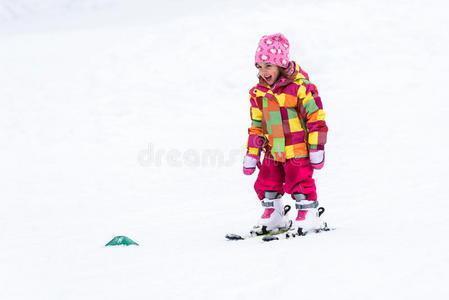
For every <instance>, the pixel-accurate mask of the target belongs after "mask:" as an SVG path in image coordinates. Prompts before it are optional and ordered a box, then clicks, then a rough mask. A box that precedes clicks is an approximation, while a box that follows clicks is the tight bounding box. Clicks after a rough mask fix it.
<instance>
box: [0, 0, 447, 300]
mask: <svg viewBox="0 0 449 300" xmlns="http://www.w3.org/2000/svg"><path fill="white" fill-rule="evenodd" d="M448 7H449V6H448V5H447V4H446V2H444V1H387V0H378V1H355V0H346V1H338V2H337V1H330V0H327V1H293V0H288V1H281V2H277V3H274V2H273V1H262V0H261V1H253V0H249V1H235V0H232V1H220V2H218V1H217V2H215V1H200V0H194V1H189V2H182V1H170V2H168V1H166V2H163V3H161V2H159V1H138V0H130V1H120V0H110V1H109V0H102V1H100V0H85V1H56V0H46V1H25V0H22V1H11V0H0V104H1V109H0V140H1V141H2V142H1V146H0V166H1V173H0V174H1V175H0V176H1V178H0V179H1V181H0V183H1V185H0V186H1V188H0V200H1V201H0V240H1V241H2V244H1V246H0V299H8V300H10V299H65V300H66V299H275V298H278V299H287V298H288V299H314V300H317V299H326V300H329V299H423V298H424V297H425V298H426V299H447V298H448V297H449V288H448V285H447V282H448V279H449V277H448V272H447V269H448V267H449V249H448V228H449V218H448V217H447V211H448V209H449V204H448V200H447V199H448V197H447V184H448V179H449V178H448V173H447V170H448V168H449V160H448V157H447V155H446V151H447V149H448V138H447V128H448V125H447V122H446V119H445V118H446V117H447V115H448V113H449V109H448V108H449V105H448V104H447V101H446V99H447V83H446V81H447V74H448V71H449V59H448V57H447V53H448V52H449V49H448V48H449V39H448V35H449V34H448V31H447V28H449V19H448V18H447V9H448ZM277 32H282V33H284V34H285V35H286V36H287V38H289V41H290V45H291V49H290V50H291V51H290V55H291V57H292V58H293V59H295V60H297V61H298V62H299V63H300V64H301V65H302V67H303V68H304V69H305V70H306V71H307V72H308V73H309V75H310V77H311V80H312V81H313V82H314V83H316V84H317V86H318V88H319V91H320V94H321V96H322V100H323V104H324V108H325V111H326V113H327V123H328V126H329V128H330V131H329V138H328V145H327V147H326V165H325V167H324V169H323V170H321V171H318V172H316V176H315V177H316V181H317V185H318V192H319V198H320V202H321V204H322V205H323V206H325V207H326V209H327V211H326V213H325V218H326V220H327V221H328V223H329V224H330V225H331V226H333V227H336V228H337V230H335V231H332V232H328V233H324V234H320V235H315V236H306V237H304V238H301V239H295V240H286V241H279V242H272V243H262V242H261V241H260V240H259V239H252V240H248V241H241V242H229V241H226V240H225V239H224V235H225V234H226V233H228V232H243V231H245V230H247V229H249V228H250V226H252V225H253V224H254V223H255V221H256V220H257V218H258V217H259V216H260V214H261V213H262V211H261V208H260V206H259V203H258V200H257V197H256V195H255V193H254V191H253V188H252V186H253V183H254V181H255V179H256V175H253V176H250V177H246V176H244V175H243V174H242V171H241V168H242V166H241V164H242V156H243V154H244V146H245V142H246V134H247V128H248V126H249V124H250V121H249V101H248V90H249V89H250V87H251V86H252V85H253V84H254V83H255V82H256V69H255V68H254V63H253V59H254V51H256V48H257V42H258V40H259V38H260V37H261V36H262V35H264V34H272V33H277ZM285 198H286V199H287V201H290V200H288V199H289V198H288V197H285ZM292 217H293V216H292ZM116 235H126V236H129V237H130V238H132V239H134V240H135V241H136V242H138V243H139V244H140V246H139V247H127V248H126V247H119V248H110V247H104V245H105V244H106V243H107V242H108V241H109V240H111V239H112V238H113V237H114V236H116Z"/></svg>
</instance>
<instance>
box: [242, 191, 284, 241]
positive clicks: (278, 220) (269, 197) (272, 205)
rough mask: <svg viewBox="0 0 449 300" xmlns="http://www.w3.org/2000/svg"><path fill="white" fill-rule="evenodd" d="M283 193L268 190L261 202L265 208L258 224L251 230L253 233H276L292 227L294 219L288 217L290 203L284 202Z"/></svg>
mask: <svg viewBox="0 0 449 300" xmlns="http://www.w3.org/2000/svg"><path fill="white" fill-rule="evenodd" d="M281 197H282V195H281V194H279V193H278V192H275V191H266V192H265V198H264V199H262V200H261V201H260V202H261V204H262V207H264V208H265V210H264V212H263V214H262V216H261V217H260V219H259V222H258V225H256V226H254V227H253V229H252V230H251V234H252V235H262V234H269V233H276V232H279V231H284V230H288V229H290V227H291V226H292V221H290V220H289V219H288V216H287V213H288V212H289V210H290V208H291V207H290V205H286V206H285V207H284V205H283V204H282V199H281Z"/></svg>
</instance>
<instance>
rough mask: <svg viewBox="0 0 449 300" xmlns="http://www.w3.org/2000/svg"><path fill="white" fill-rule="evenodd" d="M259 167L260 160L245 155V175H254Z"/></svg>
mask: <svg viewBox="0 0 449 300" xmlns="http://www.w3.org/2000/svg"><path fill="white" fill-rule="evenodd" d="M257 165H259V159H257V158H255V157H253V156H251V155H245V158H244V159H243V174H245V175H251V174H253V173H254V171H255V170H256V166H257Z"/></svg>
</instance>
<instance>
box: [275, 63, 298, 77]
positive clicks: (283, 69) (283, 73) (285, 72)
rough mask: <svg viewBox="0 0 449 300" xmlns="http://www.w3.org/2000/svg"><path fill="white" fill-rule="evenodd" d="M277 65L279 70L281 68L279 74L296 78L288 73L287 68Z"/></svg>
mask: <svg viewBox="0 0 449 300" xmlns="http://www.w3.org/2000/svg"><path fill="white" fill-rule="evenodd" d="M277 67H278V70H279V74H280V75H281V76H282V77H285V78H287V79H290V80H293V79H295V78H292V77H293V76H291V75H288V74H287V71H286V70H285V68H283V67H279V66H277Z"/></svg>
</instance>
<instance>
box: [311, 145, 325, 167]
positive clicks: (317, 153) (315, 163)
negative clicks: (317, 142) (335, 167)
mask: <svg viewBox="0 0 449 300" xmlns="http://www.w3.org/2000/svg"><path fill="white" fill-rule="evenodd" d="M309 158H310V164H311V165H312V168H314V169H317V170H319V169H321V168H322V167H323V166H324V150H310V152H309Z"/></svg>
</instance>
